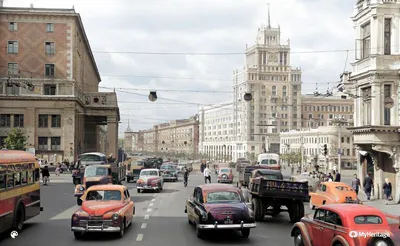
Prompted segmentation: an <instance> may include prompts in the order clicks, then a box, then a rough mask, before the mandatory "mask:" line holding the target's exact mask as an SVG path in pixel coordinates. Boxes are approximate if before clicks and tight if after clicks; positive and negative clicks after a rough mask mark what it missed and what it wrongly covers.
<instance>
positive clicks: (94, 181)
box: [74, 165, 113, 200]
mask: <svg viewBox="0 0 400 246" xmlns="http://www.w3.org/2000/svg"><path fill="white" fill-rule="evenodd" d="M82 181H83V182H82V184H77V185H76V186H75V192H74V196H75V197H77V199H78V200H79V198H80V197H81V196H82V195H83V194H84V193H85V190H86V189H88V188H90V187H91V186H92V185H98V184H112V183H113V178H112V171H111V166H110V165H91V166H87V167H86V168H85V173H84V175H83V180H82Z"/></svg>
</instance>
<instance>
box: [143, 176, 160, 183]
mask: <svg viewBox="0 0 400 246" xmlns="http://www.w3.org/2000/svg"><path fill="white" fill-rule="evenodd" d="M159 178H160V177H158V176H141V177H139V179H141V180H143V181H144V182H150V181H153V180H157V179H159Z"/></svg>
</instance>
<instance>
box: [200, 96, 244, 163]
mask: <svg viewBox="0 0 400 246" xmlns="http://www.w3.org/2000/svg"><path fill="white" fill-rule="evenodd" d="M199 118H200V121H199V124H200V127H199V134H200V142H199V151H200V153H203V154H204V155H205V156H206V158H208V159H210V160H216V161H236V159H237V158H239V157H246V151H247V150H246V149H245V148H244V147H245V146H242V145H240V146H239V145H236V142H235V141H234V140H235V139H234V136H235V135H234V129H235V127H234V126H235V122H234V107H233V103H232V102H226V103H221V104H215V105H211V106H207V107H203V108H201V109H200V113H199Z"/></svg>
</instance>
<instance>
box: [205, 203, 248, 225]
mask: <svg viewBox="0 0 400 246" xmlns="http://www.w3.org/2000/svg"><path fill="white" fill-rule="evenodd" d="M204 208H205V209H206V211H207V213H209V214H211V215H212V217H213V218H214V219H215V220H217V221H220V220H224V219H225V218H226V217H227V216H230V217H231V218H232V219H235V220H247V219H248V218H249V210H248V207H247V205H246V204H245V203H218V204H205V205H204Z"/></svg>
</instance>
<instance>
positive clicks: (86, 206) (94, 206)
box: [81, 201, 125, 216]
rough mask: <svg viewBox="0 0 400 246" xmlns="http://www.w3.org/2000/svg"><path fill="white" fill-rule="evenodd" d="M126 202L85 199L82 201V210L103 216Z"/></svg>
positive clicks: (92, 214) (121, 206)
mask: <svg viewBox="0 0 400 246" xmlns="http://www.w3.org/2000/svg"><path fill="white" fill-rule="evenodd" d="M124 206H125V204H124V203H123V202H121V201H85V202H83V203H82V207H81V208H82V210H83V211H85V212H86V213H88V214H89V215H91V216H101V215H104V214H105V213H108V212H112V211H117V210H119V209H121V208H123V207H124Z"/></svg>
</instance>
